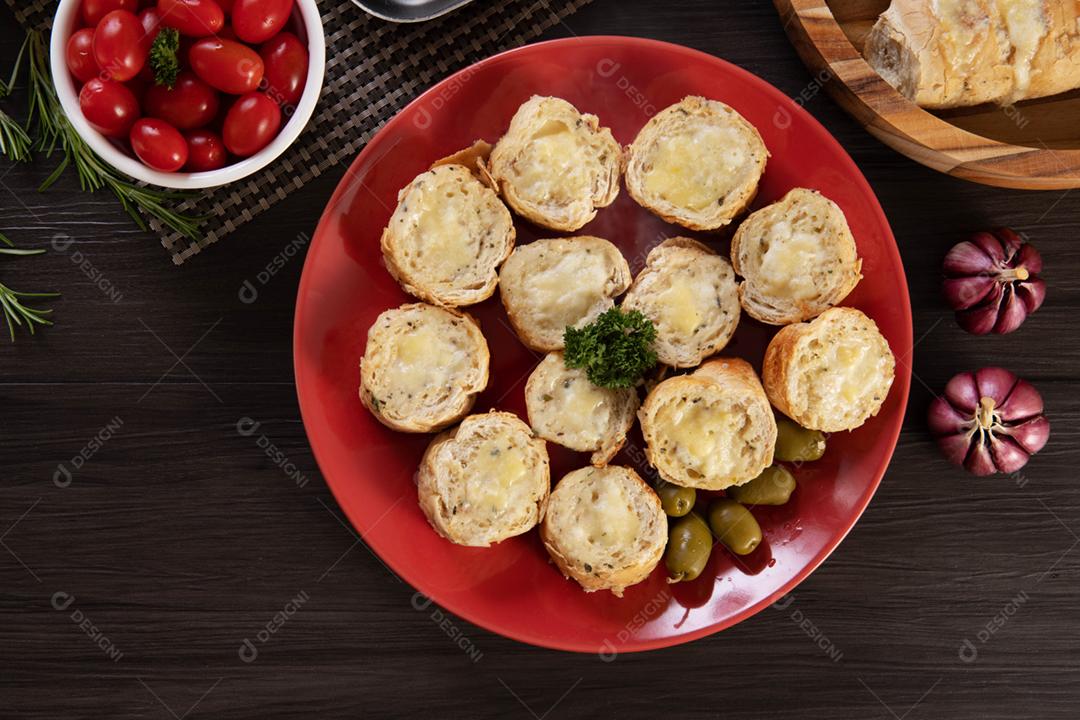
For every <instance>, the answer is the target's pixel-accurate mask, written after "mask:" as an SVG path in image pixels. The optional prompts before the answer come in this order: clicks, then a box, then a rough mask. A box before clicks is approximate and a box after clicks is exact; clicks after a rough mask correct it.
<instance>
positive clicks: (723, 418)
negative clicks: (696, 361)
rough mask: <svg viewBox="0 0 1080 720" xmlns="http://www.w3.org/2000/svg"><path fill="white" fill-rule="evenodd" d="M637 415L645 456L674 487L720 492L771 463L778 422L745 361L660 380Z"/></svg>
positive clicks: (711, 364) (716, 364) (720, 362)
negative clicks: (643, 440)
mask: <svg viewBox="0 0 1080 720" xmlns="http://www.w3.org/2000/svg"><path fill="white" fill-rule="evenodd" d="M638 419H639V420H641V433H642V435H643V436H644V437H645V455H646V456H647V457H648V459H649V462H650V463H652V465H653V467H655V468H656V470H657V471H658V472H659V473H660V476H661V477H662V478H663V479H664V480H667V481H668V482H670V483H674V484H675V485H681V486H683V487H692V488H700V489H703V490H723V489H724V488H726V487H730V486H732V485H742V484H743V483H745V482H747V481H749V480H752V479H754V478H755V477H757V476H758V474H760V473H761V471H762V470H764V469H765V468H766V467H768V466H769V465H771V464H772V460H773V447H774V446H775V444H776V419H775V417H774V416H773V412H772V408H771V407H769V400H768V398H766V396H765V391H764V390H762V388H761V383H760V382H759V381H758V378H757V375H756V374H754V370H753V368H751V367H750V364H749V363H747V362H746V361H745V360H741V359H739V358H717V359H715V360H710V361H709V362H707V363H705V364H704V365H702V366H701V367H699V368H698V369H697V370H695V371H694V372H693V373H691V374H689V375H677V376H675V377H671V378H668V379H667V380H664V381H662V382H661V383H659V384H658V385H656V387H654V388H653V389H652V391H651V392H650V393H649V395H648V396H647V397H646V398H645V402H644V403H643V404H642V406H641V410H639V411H638Z"/></svg>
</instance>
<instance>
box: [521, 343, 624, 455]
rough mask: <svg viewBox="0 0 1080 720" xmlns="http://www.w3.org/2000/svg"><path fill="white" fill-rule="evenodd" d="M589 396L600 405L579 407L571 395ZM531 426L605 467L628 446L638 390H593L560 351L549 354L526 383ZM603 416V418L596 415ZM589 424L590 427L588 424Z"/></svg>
mask: <svg viewBox="0 0 1080 720" xmlns="http://www.w3.org/2000/svg"><path fill="white" fill-rule="evenodd" d="M575 392H576V393H582V392H585V393H588V395H589V397H588V398H587V400H591V401H592V402H594V403H596V404H597V405H596V407H576V406H572V405H571V406H570V407H567V405H568V404H571V403H572V400H571V398H572V397H573V395H571V394H570V393H575ZM525 405H526V408H527V410H528V414H529V424H530V425H532V427H533V431H534V432H536V434H537V435H539V436H540V437H542V438H544V439H545V440H547V441H549V442H553V443H556V444H558V445H562V446H563V447H568V448H570V449H571V450H577V451H578V452H591V453H592V455H591V457H590V459H589V462H590V463H592V464H593V465H595V466H597V467H599V466H602V465H606V464H607V463H608V461H609V460H611V458H612V457H614V456H615V454H616V453H617V452H619V449H620V448H622V446H623V444H624V443H625V442H626V433H627V432H629V431H630V428H631V427H632V426H633V424H634V418H635V413H636V412H637V408H638V396H637V391H636V390H635V389H634V388H623V389H612V388H600V387H595V386H594V385H593V384H592V383H591V382H589V379H588V377H587V376H586V373H585V371H584V370H581V369H578V368H568V367H566V363H565V359H564V358H563V354H562V353H561V352H553V353H549V354H548V355H547V357H545V358H544V359H543V360H541V361H540V364H539V365H537V366H536V369H534V370H533V372H532V374H531V375H529V380H528V382H526V383H525ZM597 413H599V414H600V417H595V415H596V414H597ZM587 423H589V425H587Z"/></svg>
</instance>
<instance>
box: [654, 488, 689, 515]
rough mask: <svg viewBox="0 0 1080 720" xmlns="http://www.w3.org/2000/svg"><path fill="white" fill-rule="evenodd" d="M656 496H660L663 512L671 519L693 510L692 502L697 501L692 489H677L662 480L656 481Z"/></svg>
mask: <svg viewBox="0 0 1080 720" xmlns="http://www.w3.org/2000/svg"><path fill="white" fill-rule="evenodd" d="M656 494H657V495H659V496H660V504H661V505H663V506H664V512H665V513H667V514H668V515H670V516H671V517H682V516H683V515H685V514H686V513H688V512H690V511H691V510H693V509H694V501H695V500H696V499H697V492H696V491H695V490H694V488H685V487H679V486H678V485H672V484H671V483H669V482H666V481H664V480H659V481H657V483H656Z"/></svg>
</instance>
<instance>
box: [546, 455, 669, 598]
mask: <svg viewBox="0 0 1080 720" xmlns="http://www.w3.org/2000/svg"><path fill="white" fill-rule="evenodd" d="M667 532H668V530H667V516H666V515H664V510H663V508H661V506H660V498H658V497H657V496H656V493H655V492H653V489H652V488H651V487H649V486H648V485H646V484H645V481H644V480H642V479H641V478H640V477H639V476H638V474H637V473H636V472H634V471H633V470H631V469H630V468H625V467H620V466H618V465H608V466H606V467H601V468H592V467H588V468H582V469H580V470H575V471H573V472H572V473H570V474H568V475H566V476H565V477H564V478H563V479H562V480H560V481H559V484H558V485H556V486H555V490H554V491H552V493H551V499H550V501H549V502H548V508H547V515H546V516H545V517H544V522H543V523H542V524H541V525H540V538H541V539H542V540H543V541H544V547H545V548H547V551H548V554H549V555H551V559H552V560H554V561H555V564H556V565H557V566H558V568H559V570H561V571H562V574H563V575H565V576H566V577H568V578H573V579H574V580H577V581H578V582H579V583H580V584H581V587H583V588H585V591H586V592H593V591H595V590H610V591H611V592H612V593H613V594H614V595H615V596H616V597H622V593H623V590H624V589H625V588H627V587H629V586H631V585H635V584H637V583H639V582H641V581H642V580H644V579H645V578H647V577H648V576H649V573H651V572H652V571H653V568H655V567H656V565H657V563H659V562H660V558H661V557H662V556H663V554H664V547H665V546H666V545H667Z"/></svg>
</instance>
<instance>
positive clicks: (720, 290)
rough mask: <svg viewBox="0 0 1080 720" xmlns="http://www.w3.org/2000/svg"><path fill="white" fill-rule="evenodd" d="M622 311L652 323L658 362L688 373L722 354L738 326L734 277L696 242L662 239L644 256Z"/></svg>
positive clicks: (727, 265) (721, 260)
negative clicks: (645, 318) (638, 313)
mask: <svg viewBox="0 0 1080 720" xmlns="http://www.w3.org/2000/svg"><path fill="white" fill-rule="evenodd" d="M622 308H623V310H637V311H639V312H641V313H642V314H643V315H644V316H645V317H647V318H649V320H651V321H652V323H653V326H654V327H655V328H656V343H655V345H654V347H655V350H656V355H657V358H659V360H660V362H662V363H664V364H665V365H670V366H672V367H677V368H685V367H694V366H696V365H700V364H701V361H702V360H704V359H705V358H707V357H709V356H710V355H714V354H716V353H717V352H719V351H720V350H722V349H723V348H724V346H725V345H727V343H728V341H729V340H730V339H731V336H732V335H734V334H735V328H736V327H738V325H739V315H740V308H739V293H738V288H737V286H736V284H735V273H734V272H733V271H732V269H731V264H730V263H728V261H727V260H725V259H724V258H722V257H721V256H719V255H717V254H716V253H715V252H713V251H712V250H710V249H709V248H708V246H706V245H704V244H702V243H700V242H698V241H697V240H691V239H690V238H683V237H675V238H668V239H667V240H665V241H663V242H662V243H660V244H659V245H657V246H656V247H655V248H653V249H652V250H651V251H650V252H649V256H648V258H646V260H645V268H644V269H643V270H642V271H641V272H640V273H638V276H637V277H636V278H635V279H634V284H633V285H631V286H630V289H629V290H628V291H627V293H626V297H625V298H623V301H622Z"/></svg>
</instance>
